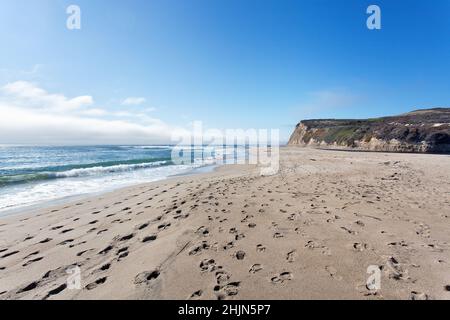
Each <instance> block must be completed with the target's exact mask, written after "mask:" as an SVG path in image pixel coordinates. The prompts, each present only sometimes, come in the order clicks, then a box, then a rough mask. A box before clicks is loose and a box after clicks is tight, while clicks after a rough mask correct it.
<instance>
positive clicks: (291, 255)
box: [286, 250, 297, 263]
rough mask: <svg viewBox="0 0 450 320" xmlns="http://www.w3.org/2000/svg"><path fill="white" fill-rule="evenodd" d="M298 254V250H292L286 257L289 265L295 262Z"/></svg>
mask: <svg viewBox="0 0 450 320" xmlns="http://www.w3.org/2000/svg"><path fill="white" fill-rule="evenodd" d="M296 253H297V250H292V251H290V252H288V253H287V255H286V260H287V262H289V263H292V262H294V261H295V254H296Z"/></svg>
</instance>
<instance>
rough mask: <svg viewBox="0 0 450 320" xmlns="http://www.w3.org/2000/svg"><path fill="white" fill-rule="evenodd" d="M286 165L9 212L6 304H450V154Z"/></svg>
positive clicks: (321, 157)
mask: <svg viewBox="0 0 450 320" xmlns="http://www.w3.org/2000/svg"><path fill="white" fill-rule="evenodd" d="M280 160H281V163H280V171H279V173H278V174H276V175H273V176H267V177H262V176H260V175H259V169H258V168H257V167H255V166H245V165H230V166H223V167H220V168H218V169H217V170H216V171H215V172H212V173H204V174H198V175H195V176H185V177H174V178H171V179H169V180H164V181H160V182H155V183H149V184H144V185H138V186H134V187H130V188H126V189H121V190H118V191H115V192H112V193H108V194H104V195H99V196H95V197H91V198H86V199H82V200H78V201H75V202H70V203H67V204H64V205H58V206H53V207H50V208H45V209H39V210H36V209H35V210H32V211H29V212H23V213H20V214H15V215H11V216H6V217H0V299H450V232H449V231H448V229H449V223H450V157H449V156H445V155H425V154H396V153H368V152H344V151H328V150H315V149H308V148H295V147H292V148H291V147H289V148H282V149H281V159H280ZM73 266H78V267H79V268H80V270H81V289H80V290H77V289H71V288H68V287H67V284H66V282H67V278H68V276H69V275H68V274H67V272H66V270H67V269H68V268H71V267H73ZM369 266H377V267H379V268H380V270H381V283H380V285H381V287H380V289H379V290H377V291H374V290H369V289H368V288H367V287H366V281H367V279H368V277H369V276H370V275H369V274H368V273H367V269H368V267H369Z"/></svg>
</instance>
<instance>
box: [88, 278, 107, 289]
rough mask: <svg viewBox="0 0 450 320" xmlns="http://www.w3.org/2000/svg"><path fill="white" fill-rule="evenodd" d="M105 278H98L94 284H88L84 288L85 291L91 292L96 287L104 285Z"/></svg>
mask: <svg viewBox="0 0 450 320" xmlns="http://www.w3.org/2000/svg"><path fill="white" fill-rule="evenodd" d="M106 279H107V277H103V278H99V279H97V280H95V281H94V282H91V283H89V284H88V285H87V286H86V287H85V288H86V289H87V290H92V289H95V288H97V286H99V285H101V284H104V283H105V282H106Z"/></svg>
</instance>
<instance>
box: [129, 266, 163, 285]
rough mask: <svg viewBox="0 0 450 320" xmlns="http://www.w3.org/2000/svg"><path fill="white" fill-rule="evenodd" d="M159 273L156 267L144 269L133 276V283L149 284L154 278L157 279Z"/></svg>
mask: <svg viewBox="0 0 450 320" xmlns="http://www.w3.org/2000/svg"><path fill="white" fill-rule="evenodd" d="M159 275H160V271H159V270H158V269H156V270H153V271H144V272H141V273H139V274H138V275H137V276H136V277H135V278H134V283H135V284H136V285H140V284H145V285H150V284H152V283H153V282H154V281H155V280H156V279H158V277H159Z"/></svg>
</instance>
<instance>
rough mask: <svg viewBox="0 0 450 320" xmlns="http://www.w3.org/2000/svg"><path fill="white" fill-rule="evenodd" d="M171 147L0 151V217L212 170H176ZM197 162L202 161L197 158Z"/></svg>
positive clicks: (195, 164)
mask: <svg viewBox="0 0 450 320" xmlns="http://www.w3.org/2000/svg"><path fill="white" fill-rule="evenodd" d="M172 148H173V147H172V146H86V147H27V146H0V215H2V214H5V212H8V211H11V210H15V209H19V208H23V207H26V206H32V205H39V204H42V203H45V202H50V201H54V200H58V199H63V198H66V197H71V196H78V195H86V194H93V193H100V192H105V191H111V190H114V189H117V188H121V187H126V186H130V185H135V184H139V183H145V182H152V181H157V180H162V179H166V178H168V177H170V176H174V175H182V174H189V173H192V172H193V171H195V170H198V168H200V167H204V166H206V165H214V164H215V163H216V162H215V158H214V157H217V158H218V157H222V155H223V150H214V151H213V152H212V153H211V155H212V156H213V157H212V158H211V159H208V161H206V162H205V161H200V159H194V156H193V157H192V158H193V160H194V161H193V162H192V163H188V164H175V163H174V162H173V161H172V160H171V154H172ZM200 158H202V157H200Z"/></svg>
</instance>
